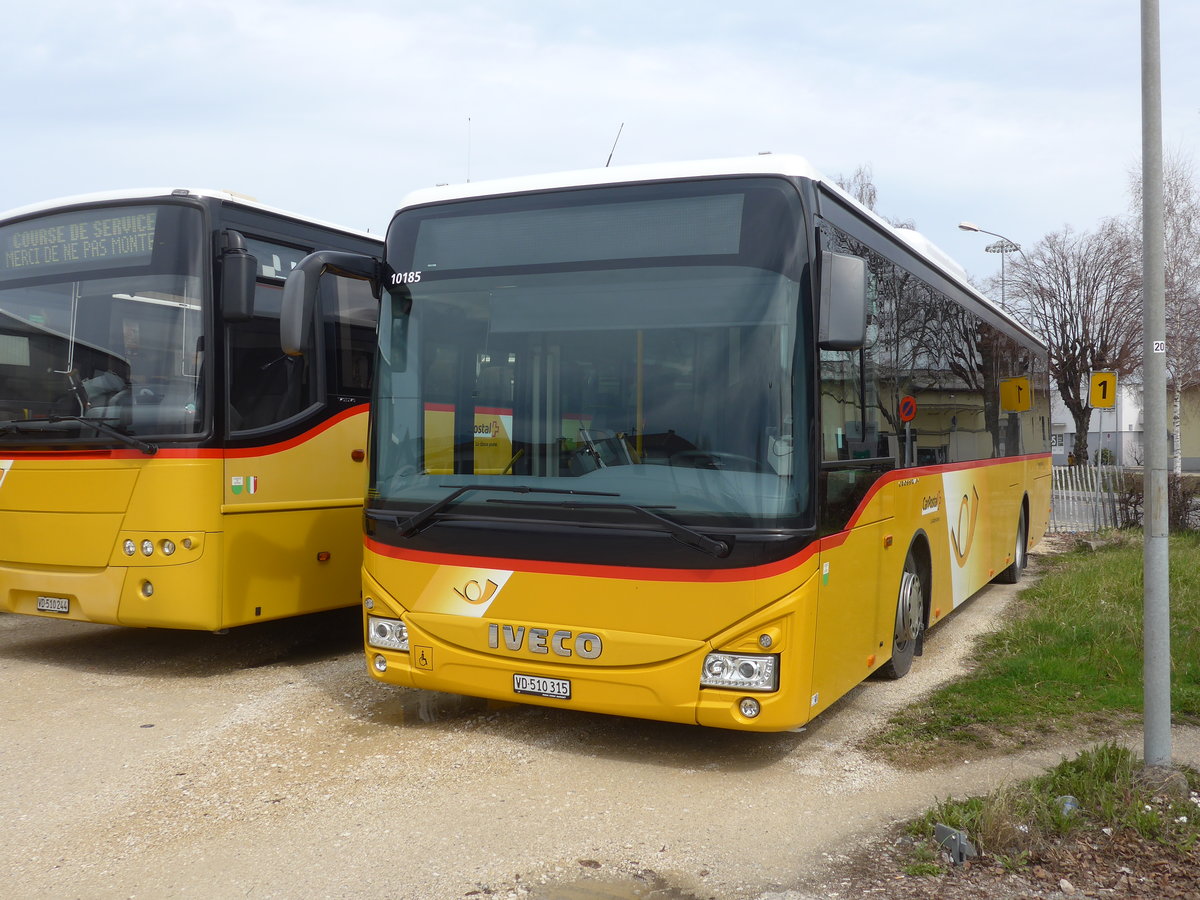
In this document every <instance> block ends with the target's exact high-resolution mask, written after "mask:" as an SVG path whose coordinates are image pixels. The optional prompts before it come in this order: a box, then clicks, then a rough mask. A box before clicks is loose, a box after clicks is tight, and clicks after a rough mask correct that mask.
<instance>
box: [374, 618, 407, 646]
mask: <svg viewBox="0 0 1200 900" xmlns="http://www.w3.org/2000/svg"><path fill="white" fill-rule="evenodd" d="M367 645H368V646H371V647H378V648H379V649H381V650H402V651H404V652H405V653H407V652H408V626H407V625H405V624H404V623H403V622H401V621H400V620H399V619H381V618H378V617H376V616H367Z"/></svg>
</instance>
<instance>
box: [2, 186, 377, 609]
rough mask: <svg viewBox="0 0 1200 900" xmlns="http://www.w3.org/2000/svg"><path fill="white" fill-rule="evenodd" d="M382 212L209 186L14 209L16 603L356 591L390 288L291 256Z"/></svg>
mask: <svg viewBox="0 0 1200 900" xmlns="http://www.w3.org/2000/svg"><path fill="white" fill-rule="evenodd" d="M329 247H333V248H340V249H344V250H353V251H356V252H363V253H378V252H379V248H380V247H381V242H380V241H379V240H378V239H377V238H374V237H372V236H370V235H367V234H360V233H356V232H354V231H350V230H347V229H343V228H337V227H334V226H331V225H326V224H323V223H321V222H317V221H313V220H310V219H306V218H302V217H300V216H296V215H292V214H290V213H285V212H281V211H278V210H274V209H270V208H268V207H265V206H263V205H261V204H258V203H255V202H253V201H250V200H247V199H245V198H241V197H238V196H236V195H233V194H229V193H225V192H217V191H198V190H189V189H164V190H146V191H126V192H119V193H109V194H96V195H89V196H84V197H75V198H68V199H65V200H60V201H55V202H51V203H45V204H39V205H37V206H32V207H26V208H22V209H17V210H13V211H11V212H8V213H5V214H3V215H2V216H0V536H2V537H0V610H5V611H8V612H12V613H24V614H29V615H40V616H50V617H55V618H65V619H74V620H80V621H87V622H100V623H108V624H118V625H133V626H158V627H166V628H187V629H200V630H210V631H221V630H224V629H227V628H230V627H232V626H235V625H242V624H245V623H249V622H255V621H260V620H266V619H275V618H279V617H282V616H291V615H295V614H298V613H305V612H312V611H316V610H324V609H331V608H334V607H343V606H348V605H355V604H357V603H358V602H359V577H360V576H359V571H360V569H361V565H362V550H361V539H360V538H358V537H357V536H356V532H360V531H361V524H360V520H361V516H362V497H363V492H364V488H365V482H366V465H365V462H364V459H365V449H366V422H367V407H368V402H369V399H370V376H371V363H372V354H373V353H374V347H375V323H376V317H377V315H378V303H377V302H376V301H375V299H374V298H372V297H371V295H370V293H369V291H368V290H367V289H366V285H365V284H364V283H363V282H362V281H361V280H356V279H355V280H350V279H337V278H329V279H327V280H326V281H325V283H324V285H323V291H322V295H321V297H320V302H319V304H318V308H317V309H314V320H313V322H312V323H310V327H309V328H308V329H307V332H306V338H305V340H306V342H307V349H308V351H309V352H308V353H307V354H306V355H305V356H304V357H303V358H299V359H296V358H292V357H288V356H285V355H284V354H283V353H282V352H281V350H280V347H279V310H280V301H281V298H282V294H283V282H284V277H285V276H286V275H287V273H288V272H289V271H290V270H291V268H292V267H293V266H294V265H295V264H296V263H297V262H298V261H299V260H300V259H301V258H303V257H304V256H306V255H308V254H309V253H311V252H312V251H314V250H316V249H319V248H329Z"/></svg>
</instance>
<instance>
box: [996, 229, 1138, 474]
mask: <svg viewBox="0 0 1200 900" xmlns="http://www.w3.org/2000/svg"><path fill="white" fill-rule="evenodd" d="M1010 266H1011V270H1010V274H1009V275H1008V279H1007V283H1008V304H1009V306H1010V307H1011V309H1012V311H1013V312H1014V313H1016V315H1018V316H1019V317H1020V318H1021V319H1023V320H1024V321H1025V323H1026V324H1027V325H1028V326H1029V327H1030V328H1032V329H1033V330H1034V331H1035V332H1037V333H1038V334H1039V335H1041V337H1042V339H1043V340H1045V341H1046V343H1047V344H1049V345H1050V377H1051V379H1053V381H1054V382H1055V384H1056V386H1057V387H1058V391H1059V394H1060V395H1061V396H1062V399H1063V403H1064V404H1065V405H1066V407H1067V410H1068V411H1069V412H1070V413H1071V418H1072V419H1073V420H1074V422H1075V449H1074V456H1075V461H1076V462H1077V463H1084V462H1086V461H1087V458H1088V428H1089V426H1090V423H1091V418H1092V407H1091V406H1090V405H1089V403H1088V398H1087V396H1086V393H1085V391H1086V385H1087V383H1088V381H1089V376H1090V374H1091V373H1092V372H1094V371H1104V370H1111V371H1115V372H1116V373H1117V374H1118V375H1122V376H1125V375H1129V374H1130V373H1132V372H1134V371H1136V370H1137V368H1138V367H1139V366H1140V365H1141V358H1142V307H1141V277H1142V271H1141V252H1140V247H1139V239H1138V236H1137V234H1136V233H1135V231H1134V230H1133V228H1132V227H1131V226H1130V224H1129V223H1128V222H1127V221H1124V220H1121V219H1116V218H1113V219H1106V220H1104V221H1103V222H1101V223H1100V225H1099V227H1098V228H1097V229H1096V231H1094V232H1082V233H1078V232H1075V231H1074V230H1073V229H1071V228H1070V227H1069V226H1068V227H1066V228H1064V229H1063V230H1062V231H1060V232H1057V233H1054V234H1048V235H1046V236H1045V237H1044V238H1042V239H1041V241H1039V242H1038V243H1037V245H1036V246H1035V247H1033V249H1032V250H1031V251H1030V252H1029V253H1027V254H1024V253H1023V254H1021V255H1020V258H1019V259H1016V260H1011V261H1010Z"/></svg>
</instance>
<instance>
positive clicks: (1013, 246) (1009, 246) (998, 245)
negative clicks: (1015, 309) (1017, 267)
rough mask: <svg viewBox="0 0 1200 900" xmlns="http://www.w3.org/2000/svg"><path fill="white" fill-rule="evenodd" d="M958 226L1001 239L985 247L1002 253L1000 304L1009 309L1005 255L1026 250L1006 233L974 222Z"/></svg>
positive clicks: (989, 251)
mask: <svg viewBox="0 0 1200 900" xmlns="http://www.w3.org/2000/svg"><path fill="white" fill-rule="evenodd" d="M958 227H959V229H960V230H962V231H977V232H979V233H980V234H990V235H991V236H992V237H994V238H999V239H1000V240H998V241H993V242H992V243H990V244H988V245H987V246H986V247H984V248H983V249H984V250H985V251H987V252H988V253H999V254H1000V306H1001V307H1003V308H1004V309H1005V310H1007V309H1008V305H1007V298H1006V296H1005V286H1004V257H1005V255H1006V254H1009V253H1016V252H1017V251H1020V252H1021V254H1022V255H1024V253H1025V251H1023V250H1021V245H1020V244H1018V243H1017V242H1016V241H1013V240H1010V239H1009V238H1006V237H1005V236H1004V235H1002V234H997V233H996V232H994V231H988V230H987V229H986V228H980V227H979V226H978V225H976V224H974V223H973V222H959V224H958Z"/></svg>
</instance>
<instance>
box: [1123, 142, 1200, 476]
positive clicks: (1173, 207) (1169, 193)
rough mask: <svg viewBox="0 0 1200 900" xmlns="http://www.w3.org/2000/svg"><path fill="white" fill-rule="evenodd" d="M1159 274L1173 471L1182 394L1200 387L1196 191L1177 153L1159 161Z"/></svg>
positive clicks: (1177, 461) (1135, 193)
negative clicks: (1163, 285) (1164, 318)
mask: <svg viewBox="0 0 1200 900" xmlns="http://www.w3.org/2000/svg"><path fill="white" fill-rule="evenodd" d="M1130 194H1131V195H1132V199H1133V206H1134V208H1135V209H1136V210H1137V212H1138V214H1140V213H1141V207H1142V173H1141V171H1140V170H1136V171H1134V172H1132V173H1131V174H1130ZM1163 218H1164V226H1165V229H1164V230H1165V233H1164V248H1163V249H1164V256H1163V263H1164V266H1163V268H1164V275H1165V281H1166V293H1165V300H1166V313H1167V334H1166V338H1167V386H1168V389H1169V390H1170V391H1171V409H1172V414H1171V429H1172V432H1173V435H1174V441H1173V442H1172V443H1173V447H1174V449H1173V457H1174V459H1173V465H1174V469H1175V474H1176V475H1179V474H1180V473H1181V472H1182V470H1183V433H1182V432H1183V427H1182V426H1183V415H1182V405H1183V395H1184V393H1185V392H1186V391H1188V390H1191V389H1192V388H1195V387H1197V386H1198V385H1200V189H1198V188H1197V185H1196V179H1195V173H1194V171H1193V166H1192V162H1191V160H1190V159H1188V158H1187V157H1185V156H1183V155H1182V154H1172V155H1168V156H1167V158H1166V159H1164V160H1163Z"/></svg>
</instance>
